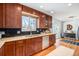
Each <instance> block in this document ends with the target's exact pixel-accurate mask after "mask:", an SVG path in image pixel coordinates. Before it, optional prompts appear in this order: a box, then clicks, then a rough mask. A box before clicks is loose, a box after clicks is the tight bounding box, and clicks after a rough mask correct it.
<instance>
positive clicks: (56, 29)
mask: <svg viewBox="0 0 79 59" xmlns="http://www.w3.org/2000/svg"><path fill="white" fill-rule="evenodd" d="M61 25H62V22H61V21H60V20H58V19H56V18H53V22H52V32H53V33H54V34H56V38H60V35H61V30H62V26H61Z"/></svg>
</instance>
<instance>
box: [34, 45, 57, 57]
mask: <svg viewBox="0 0 79 59" xmlns="http://www.w3.org/2000/svg"><path fill="white" fill-rule="evenodd" d="M54 49H56V46H51V47H49V48H47V49H45V50H43V51H41V52H39V53H37V54H35V55H33V56H45V55H47V54H48V53H50V52H51V51H53V50H54Z"/></svg>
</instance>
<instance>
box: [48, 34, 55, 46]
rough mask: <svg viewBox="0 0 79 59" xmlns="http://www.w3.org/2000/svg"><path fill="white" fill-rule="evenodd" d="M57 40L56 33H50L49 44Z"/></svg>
mask: <svg viewBox="0 0 79 59" xmlns="http://www.w3.org/2000/svg"><path fill="white" fill-rule="evenodd" d="M55 41H56V38H55V35H50V36H49V45H50V46H51V45H54V43H55Z"/></svg>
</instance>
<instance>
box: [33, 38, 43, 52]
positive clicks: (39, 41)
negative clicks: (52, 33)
mask: <svg viewBox="0 0 79 59" xmlns="http://www.w3.org/2000/svg"><path fill="white" fill-rule="evenodd" d="M34 42H35V50H34V51H35V53H37V52H39V51H41V50H42V37H37V38H35V41H34Z"/></svg>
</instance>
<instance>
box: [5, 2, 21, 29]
mask: <svg viewBox="0 0 79 59" xmlns="http://www.w3.org/2000/svg"><path fill="white" fill-rule="evenodd" d="M5 10H6V12H5V28H21V16H22V15H21V11H22V6H21V5H20V4H16V3H6V6H5Z"/></svg>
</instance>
